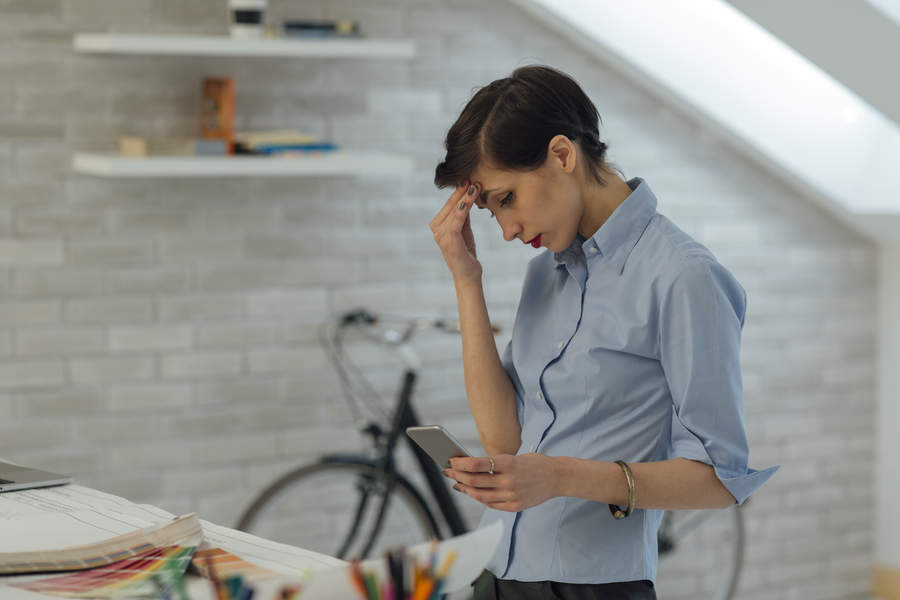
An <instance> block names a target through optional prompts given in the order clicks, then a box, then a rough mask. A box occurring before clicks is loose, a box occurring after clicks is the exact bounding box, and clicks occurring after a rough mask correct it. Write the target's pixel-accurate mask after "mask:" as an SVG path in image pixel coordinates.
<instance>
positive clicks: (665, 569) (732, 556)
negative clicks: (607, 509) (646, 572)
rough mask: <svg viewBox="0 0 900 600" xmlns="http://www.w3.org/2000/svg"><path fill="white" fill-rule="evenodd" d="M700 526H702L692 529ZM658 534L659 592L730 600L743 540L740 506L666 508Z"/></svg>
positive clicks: (741, 561) (741, 559)
mask: <svg viewBox="0 0 900 600" xmlns="http://www.w3.org/2000/svg"><path fill="white" fill-rule="evenodd" d="M676 516H677V518H678V519H679V524H678V525H674V526H673V525H671V521H670V519H674V518H676ZM713 521H714V522H713ZM679 525H680V527H679ZM704 527H705V531H703V530H701V531H700V533H699V534H698V533H696V531H697V530H699V529H700V528H704ZM691 536H694V537H697V538H699V539H690V538H691ZM657 540H658V544H659V565H660V567H659V571H658V573H657V588H658V593H659V594H660V598H666V600H669V599H673V600H678V599H680V598H692V599H693V598H709V599H710V600H733V598H734V597H735V595H736V592H737V588H738V584H739V583H740V576H741V571H742V569H743V564H744V547H745V544H746V531H745V525H744V514H743V510H742V507H740V506H732V507H730V508H727V509H724V510H719V509H714V510H699V511H695V510H687V511H680V510H679V511H665V512H664V513H663V524H662V525H661V528H660V532H659V535H658V538H657Z"/></svg>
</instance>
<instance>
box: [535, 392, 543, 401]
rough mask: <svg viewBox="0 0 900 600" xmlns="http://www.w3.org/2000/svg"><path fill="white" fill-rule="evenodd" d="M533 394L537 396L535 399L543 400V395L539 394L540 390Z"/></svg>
mask: <svg viewBox="0 0 900 600" xmlns="http://www.w3.org/2000/svg"><path fill="white" fill-rule="evenodd" d="M535 396H537V399H538V400H543V399H544V397H543V396H541V393H540V392H538V393H537V394H535Z"/></svg>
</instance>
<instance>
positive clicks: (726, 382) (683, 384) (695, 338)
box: [659, 258, 779, 504]
mask: <svg viewBox="0 0 900 600" xmlns="http://www.w3.org/2000/svg"><path fill="white" fill-rule="evenodd" d="M745 310H746V294H745V293H744V290H743V288H742V287H741V286H740V284H739V283H738V282H737V281H736V280H735V279H734V277H733V276H732V275H731V274H730V273H729V272H728V271H727V270H726V269H725V268H724V267H722V266H721V265H720V264H718V263H717V262H715V261H714V260H711V259H708V258H696V259H694V260H692V261H690V262H689V263H688V264H686V265H685V266H684V267H683V268H682V269H681V270H680V271H679V272H678V274H677V275H676V277H675V278H674V280H673V281H672V282H671V284H670V285H669V287H668V289H667V290H665V292H664V294H663V296H662V299H661V305H660V318H659V343H660V360H661V362H662V367H663V371H664V372H665V377H666V382H667V383H668V386H669V391H670V393H671V396H672V403H673V413H672V440H671V445H670V447H669V456H668V457H669V458H679V457H680V458H688V459H691V460H696V461H700V462H703V463H706V464H708V465H711V466H712V467H713V468H714V470H715V473H716V476H717V477H718V478H719V480H720V481H721V482H722V483H723V484H724V485H725V487H726V488H728V491H729V492H731V494H732V495H733V496H734V497H735V499H736V500H737V503H738V504H743V503H744V501H745V500H746V499H747V498H748V497H749V496H750V494H752V493H753V492H755V491H756V490H757V489H759V487H760V486H762V484H764V483H765V482H766V481H767V480H768V479H769V478H770V477H771V476H772V475H773V474H774V473H775V471H777V470H778V468H779V467H778V466H774V467H769V468H767V469H765V470H762V471H758V470H756V469H751V468H749V467H748V460H749V455H750V449H749V445H748V443H747V433H746V430H745V427H744V410H743V390H742V384H741V367H740V344H741V328H742V327H743V324H744V314H745Z"/></svg>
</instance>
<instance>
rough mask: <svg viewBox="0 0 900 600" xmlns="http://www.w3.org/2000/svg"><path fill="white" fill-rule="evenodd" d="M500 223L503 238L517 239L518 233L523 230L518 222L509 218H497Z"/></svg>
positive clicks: (508, 240)
mask: <svg viewBox="0 0 900 600" xmlns="http://www.w3.org/2000/svg"><path fill="white" fill-rule="evenodd" d="M497 221H498V222H499V223H500V229H501V230H502V231H503V239H504V240H506V241H507V242H511V241H513V240H514V239H516V235H517V234H518V233H519V232H520V231H522V228H521V227H520V226H519V225H518V224H516V223H510V222H509V220H508V219H503V220H501V219H500V218H498V219H497Z"/></svg>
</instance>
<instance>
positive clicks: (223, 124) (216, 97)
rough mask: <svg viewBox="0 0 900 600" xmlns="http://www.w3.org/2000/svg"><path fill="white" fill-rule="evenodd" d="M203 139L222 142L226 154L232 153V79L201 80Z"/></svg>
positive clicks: (213, 78)
mask: <svg viewBox="0 0 900 600" xmlns="http://www.w3.org/2000/svg"><path fill="white" fill-rule="evenodd" d="M203 99H204V105H203V137H204V138H206V139H214V140H223V141H224V142H225V144H226V146H227V148H226V151H227V154H232V153H233V152H234V79H233V78H232V77H207V78H206V79H204V80H203Z"/></svg>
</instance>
